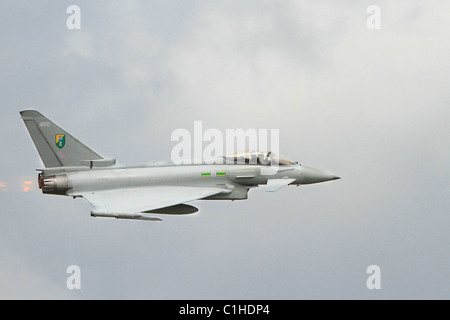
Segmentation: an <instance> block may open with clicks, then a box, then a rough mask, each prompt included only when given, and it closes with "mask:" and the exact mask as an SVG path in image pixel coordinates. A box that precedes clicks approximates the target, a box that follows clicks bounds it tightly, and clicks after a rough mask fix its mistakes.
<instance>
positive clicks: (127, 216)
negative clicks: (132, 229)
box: [91, 211, 162, 221]
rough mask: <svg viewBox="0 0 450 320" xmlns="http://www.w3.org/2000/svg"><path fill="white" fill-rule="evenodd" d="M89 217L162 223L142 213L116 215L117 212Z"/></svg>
mask: <svg viewBox="0 0 450 320" xmlns="http://www.w3.org/2000/svg"><path fill="white" fill-rule="evenodd" d="M91 217H103V218H116V219H129V220H146V221H162V219H160V218H157V217H151V216H147V215H145V214H143V213H117V212H94V211H92V212H91Z"/></svg>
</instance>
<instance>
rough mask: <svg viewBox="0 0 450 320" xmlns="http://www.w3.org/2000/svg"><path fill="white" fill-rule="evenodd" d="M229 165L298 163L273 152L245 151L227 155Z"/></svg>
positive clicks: (226, 159) (225, 158) (225, 157)
mask: <svg viewBox="0 0 450 320" xmlns="http://www.w3.org/2000/svg"><path fill="white" fill-rule="evenodd" d="M223 158H224V160H225V161H226V163H227V164H259V165H268V166H270V165H280V166H289V165H295V164H297V163H298V162H295V161H291V160H288V159H286V158H284V157H282V156H280V155H277V154H274V153H273V152H271V151H244V152H236V153H233V154H228V155H225V156H224V157H223Z"/></svg>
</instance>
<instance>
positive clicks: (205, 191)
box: [20, 110, 339, 221]
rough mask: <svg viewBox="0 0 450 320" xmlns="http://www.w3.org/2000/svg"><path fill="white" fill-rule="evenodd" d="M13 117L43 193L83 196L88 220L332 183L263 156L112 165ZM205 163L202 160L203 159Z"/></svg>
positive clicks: (150, 214) (49, 125) (54, 131)
mask: <svg viewBox="0 0 450 320" xmlns="http://www.w3.org/2000/svg"><path fill="white" fill-rule="evenodd" d="M20 115H21V117H22V119H23V121H24V123H25V126H26V127H27V129H28V132H29V134H30V135H31V138H32V140H33V142H34V145H35V147H36V149H37V151H38V153H39V155H40V157H41V159H42V162H43V164H44V166H45V168H44V169H36V171H38V172H39V174H38V185H39V188H40V189H41V190H42V192H43V193H45V194H54V195H64V196H71V197H73V198H84V199H85V200H87V201H88V202H89V203H90V204H91V205H92V207H93V210H92V211H91V216H92V217H109V218H117V219H135V220H149V221H161V220H162V219H161V218H159V217H158V216H154V214H175V215H177V214H190V213H194V212H197V211H198V208H196V207H194V206H192V205H191V204H187V203H189V202H191V201H194V200H244V199H247V195H248V191H249V190H250V189H252V188H255V187H258V186H261V185H266V191H268V192H275V191H278V190H280V189H281V188H283V187H285V186H288V185H297V186H298V185H303V184H311V183H318V182H324V181H329V180H335V179H339V177H338V176H336V175H334V174H332V173H330V172H326V171H322V170H318V169H314V168H310V167H307V166H303V165H301V164H299V163H298V162H293V161H291V160H288V159H286V158H284V157H282V156H279V155H276V154H273V153H272V152H270V151H268V152H266V151H245V152H242V153H234V154H231V155H225V156H223V157H221V158H222V160H223V161H222V162H220V161H218V162H214V164H206V162H204V163H202V164H175V163H173V162H151V163H145V164H139V165H120V164H116V159H105V158H103V157H102V156H100V155H99V154H98V153H97V152H95V151H94V150H92V149H90V148H89V147H87V146H86V145H84V144H83V143H81V142H80V141H79V140H78V139H76V138H75V137H73V136H72V135H71V134H70V133H68V132H67V131H65V130H64V129H62V128H61V127H59V126H57V125H56V124H55V123H53V122H52V121H50V120H49V119H48V118H46V117H45V116H43V115H42V114H41V113H40V112H38V111H36V110H25V111H21V112H20ZM208 163H209V162H208Z"/></svg>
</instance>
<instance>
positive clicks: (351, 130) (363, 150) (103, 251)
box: [0, 0, 450, 299]
mask: <svg viewBox="0 0 450 320" xmlns="http://www.w3.org/2000/svg"><path fill="white" fill-rule="evenodd" d="M71 4H77V5H79V6H80V8H81V30H68V29H67V27H66V19H67V17H68V14H67V13H66V9H67V7H68V6H69V5H71ZM373 4H375V5H378V6H379V7H380V9H381V29H380V30H369V29H368V28H367V27H366V20H367V18H368V16H369V15H368V14H367V13H366V9H367V7H368V6H369V5H373ZM0 15H1V19H0V39H1V42H0V57H1V60H2V71H1V72H0V84H1V85H0V97H1V98H0V99H1V101H2V103H1V105H2V107H1V109H0V112H1V113H0V114H1V119H2V120H3V125H2V126H1V127H0V135H1V140H0V141H1V146H2V150H4V153H3V156H2V157H1V160H0V164H1V165H0V168H1V169H0V199H1V203H2V209H1V214H0V219H1V222H0V237H1V243H2V246H1V248H0V298H3V299H9V298H44V299H47V298H68V299H77V298H85V299H90V298H105V299H112V298H125V299H127V298H149V299H307V298H331V299H338V298H344V299H348V298H357V299H358V298H361V299H380V298H381V299H396V298H406V299H423V298H425V299H428V298H438V299H448V298H450V294H449V289H448V288H449V285H450V283H449V280H448V279H449V269H450V268H449V267H450V264H449V261H450V254H449V252H450V251H449V243H450V241H449V240H450V236H449V234H450V232H449V231H450V230H449V226H450V224H449V222H450V221H449V215H448V212H449V208H450V206H449V198H450V184H449V181H450V179H449V178H450V176H449V169H448V163H449V159H450V148H449V142H448V141H449V137H450V129H449V126H448V119H449V118H450V108H449V104H450V93H449V90H448V84H449V83H450V60H449V59H448V57H449V56H450V41H449V39H450V20H449V16H450V3H449V2H448V1H437V0H433V1H426V2H423V1H396V2H395V3H394V2H392V1H358V2H354V1H340V2H337V1H321V2H317V3H316V2H314V3H313V2H311V1H258V2H255V1H151V2H149V1H126V2H125V1H95V2H92V1H76V2H72V1H58V2H57V3H56V2H54V1H34V2H28V1H2V2H1V4H0ZM28 108H35V109H37V110H39V111H41V112H42V113H43V114H44V115H46V116H48V117H49V118H50V119H52V120H54V121H55V122H56V123H58V124H59V125H60V126H62V127H63V128H65V129H66V130H68V131H69V132H70V133H72V134H73V135H74V136H76V137H77V138H79V139H80V140H81V141H83V142H84V143H86V144H87V145H88V146H90V147H91V148H93V149H94V150H96V151H97V152H99V153H100V154H102V155H103V156H105V157H116V158H117V159H118V161H119V162H121V163H132V162H144V161H150V160H169V159H170V152H171V149H172V147H173V146H174V145H175V143H174V142H171V141H170V136H171V133H172V131H173V130H175V129H177V128H186V129H189V130H192V129H193V125H194V121H196V120H201V121H203V128H204V130H206V129H208V128H218V129H220V130H225V129H227V128H230V129H237V128H244V129H248V128H257V129H258V128H266V129H271V128H274V129H279V130H280V145H281V146H280V150H281V153H283V154H286V155H287V156H289V157H291V158H293V159H296V160H299V161H300V162H301V163H303V164H305V165H309V166H312V167H317V168H321V169H325V170H330V171H332V172H334V173H336V174H338V175H340V176H341V177H342V179H341V180H338V181H334V182H332V183H324V184H317V185H309V186H303V187H299V188H294V187H290V188H284V189H282V190H281V191H279V192H276V193H270V194H269V193H266V192H265V190H264V189H263V188H261V189H259V190H253V191H250V193H249V199H248V200H247V201H243V202H239V201H235V202H226V201H220V202H219V201H210V202H207V201H203V202H197V203H196V205H198V206H199V207H200V212H199V213H197V214H195V215H193V216H186V217H164V222H162V223H147V222H143V221H141V222H137V221H120V220H114V219H111V220H109V219H100V218H98V219H94V218H91V217H90V216H89V212H90V206H89V204H88V203H86V202H85V201H83V200H80V199H77V200H72V199H70V198H66V197H57V196H47V195H42V194H41V193H40V191H39V190H38V189H37V188H36V175H37V174H36V172H35V171H34V169H35V168H40V167H42V164H41V162H40V159H39V157H38V155H37V152H36V151H35V149H34V146H33V144H32V142H31V139H30V137H29V135H28V133H27V131H26V129H25V126H24V124H23V123H22V121H21V120H20V118H19V111H21V110H24V109H28ZM28 180H32V181H33V184H32V185H31V190H29V191H28V192H23V191H22V190H23V188H24V187H26V186H28V185H24V181H28ZM2 186H4V187H2ZM72 264H75V265H79V266H80V268H81V285H82V289H81V290H72V291H71V290H68V289H67V287H66V279H67V277H68V274H66V268H67V267H68V266H69V265H72ZM372 264H375V265H379V266H380V268H381V283H382V288H381V290H368V289H367V287H366V279H367V277H368V276H369V275H368V274H366V268H367V267H368V266H369V265H372Z"/></svg>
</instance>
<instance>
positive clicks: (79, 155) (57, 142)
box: [20, 110, 103, 168]
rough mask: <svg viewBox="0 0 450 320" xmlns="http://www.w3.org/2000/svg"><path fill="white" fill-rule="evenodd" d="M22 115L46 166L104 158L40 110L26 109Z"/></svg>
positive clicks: (58, 165)
mask: <svg viewBox="0 0 450 320" xmlns="http://www.w3.org/2000/svg"><path fill="white" fill-rule="evenodd" d="M20 115H21V116H22V119H23V122H24V123H25V125H26V127H27V129H28V132H29V133H30V136H31V138H32V139H33V142H34V145H35V146H36V149H37V151H38V153H39V155H40V156H41V159H42V162H44V165H45V167H46V168H51V167H63V166H79V165H80V164H81V161H82V160H98V159H103V158H102V157H101V156H100V155H99V154H98V153H96V152H95V151H93V150H91V149H90V148H89V147H87V146H85V145H84V144H83V143H81V142H80V141H78V140H77V139H76V138H74V137H73V136H72V135H71V134H70V133H68V132H66V131H65V130H63V129H61V128H60V127H58V126H57V125H56V124H54V123H53V122H52V121H50V120H49V119H47V118H46V117H45V116H43V115H42V114H41V113H40V112H38V111H35V110H25V111H21V112H20Z"/></svg>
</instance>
